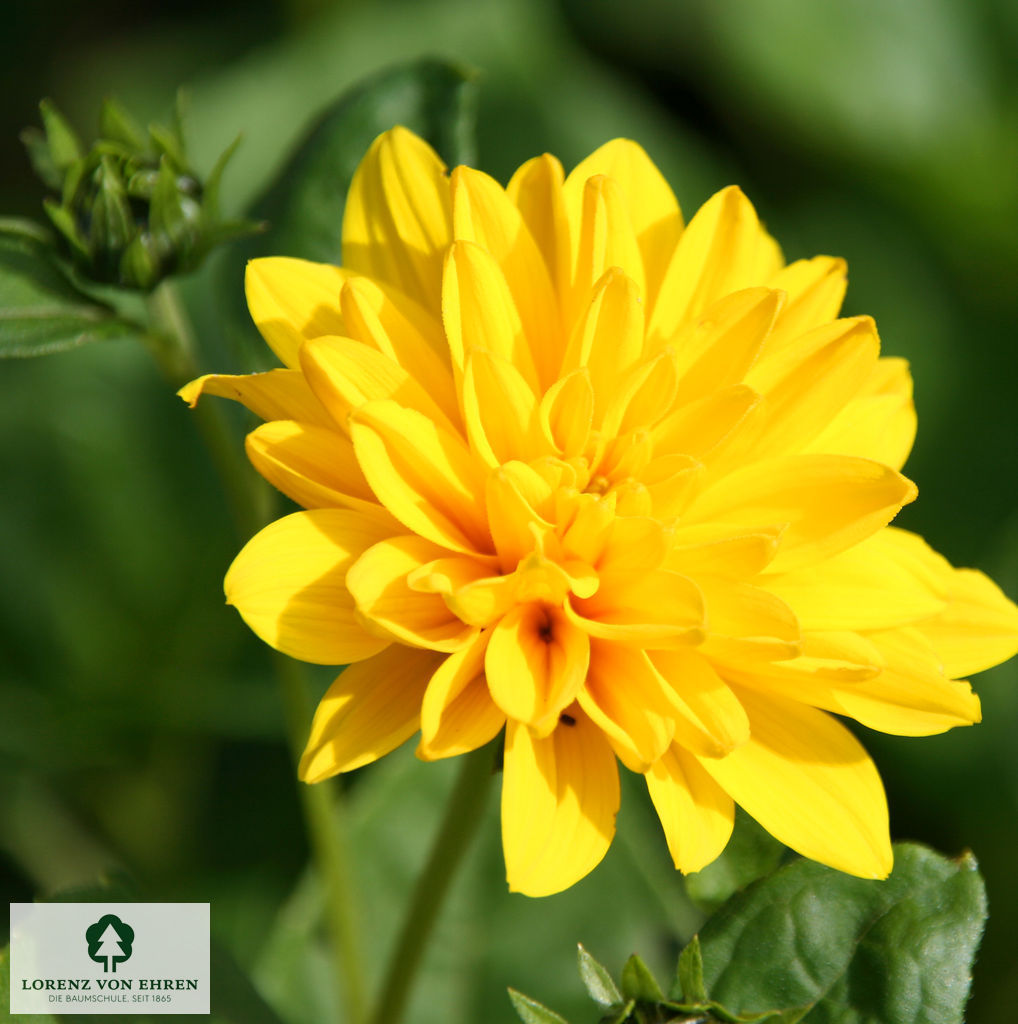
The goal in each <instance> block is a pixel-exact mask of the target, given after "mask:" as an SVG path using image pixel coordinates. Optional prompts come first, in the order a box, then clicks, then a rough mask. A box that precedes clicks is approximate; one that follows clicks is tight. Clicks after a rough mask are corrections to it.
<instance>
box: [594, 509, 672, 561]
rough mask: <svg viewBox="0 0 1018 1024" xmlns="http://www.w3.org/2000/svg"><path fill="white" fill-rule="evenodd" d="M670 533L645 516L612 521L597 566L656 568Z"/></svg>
mask: <svg viewBox="0 0 1018 1024" xmlns="http://www.w3.org/2000/svg"><path fill="white" fill-rule="evenodd" d="M670 542H671V530H670V529H667V528H666V527H664V526H663V525H662V524H661V523H660V522H659V521H658V520H656V519H649V518H647V517H645V516H633V517H631V518H620V519H616V520H615V521H614V524H613V525H612V528H611V533H610V534H609V536H608V540H607V542H606V544H605V545H604V549H603V550H602V552H601V555H600V557H599V558H598V559H597V567H598V569H599V570H600V571H601V572H607V571H609V570H611V569H621V570H626V569H630V570H632V569H657V568H658V567H659V566H660V565H661V562H662V561H663V560H664V557H665V555H666V554H667V553H668V547H669V544H670Z"/></svg>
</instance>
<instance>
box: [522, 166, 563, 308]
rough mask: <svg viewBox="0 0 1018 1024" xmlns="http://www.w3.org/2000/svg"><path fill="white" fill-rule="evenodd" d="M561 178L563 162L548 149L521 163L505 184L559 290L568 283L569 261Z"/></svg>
mask: <svg viewBox="0 0 1018 1024" xmlns="http://www.w3.org/2000/svg"><path fill="white" fill-rule="evenodd" d="M562 180H563V173H562V164H560V163H559V161H558V160H557V159H556V158H555V157H553V156H551V155H550V154H548V153H545V154H544V155H543V156H537V157H534V158H533V159H532V160H528V161H527V162H526V163H525V164H523V165H521V166H520V168H519V169H518V170H517V171H516V173H515V174H514V175H513V176H512V178H511V179H510V181H509V184H508V185H507V186H506V194H507V195H508V196H509V198H510V199H511V200H512V201H513V202H514V203H515V204H516V207H517V209H519V211H520V215H521V216H522V217H523V221H524V223H525V224H526V225H527V228H528V230H529V231H530V234H531V236H532V237H533V239H534V241H535V242H536V243H537V247H538V249H539V250H540V252H541V256H542V257H543V259H544V263H545V266H546V267H547V269H548V275H549V277H550V279H551V281H552V282H553V283H556V282H557V284H558V288H559V290H560V291H561V290H562V288H563V286H564V285H565V284H567V283H568V280H569V262H570V252H569V224H568V223H567V221H566V212H565V206H564V204H563V200H562Z"/></svg>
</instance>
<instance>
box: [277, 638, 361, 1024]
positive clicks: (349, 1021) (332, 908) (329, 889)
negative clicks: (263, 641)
mask: <svg viewBox="0 0 1018 1024" xmlns="http://www.w3.org/2000/svg"><path fill="white" fill-rule="evenodd" d="M273 660H274V662H275V668H276V676H277V678H278V679H279V682H280V684H281V686H282V692H283V699H284V701H285V704H286V716H287V720H288V725H289V731H290V738H291V742H292V746H293V749H294V751H295V752H296V753H297V754H298V755H299V754H300V751H301V750H302V749H303V746H304V741H305V740H306V738H307V735H308V727H309V726H310V724H311V712H312V707H311V699H310V695H309V694H308V688H307V682H306V678H305V675H304V672H303V671H302V670H301V667H300V665H298V664H297V662H295V661H293V660H292V659H291V658H288V657H287V656H286V655H285V654H274V656H273ZM300 801H301V808H302V810H303V812H304V821H305V824H306V826H307V831H308V840H309V842H310V844H311V853H312V856H313V858H314V861H315V864H316V866H317V869H318V875H319V878H320V879H321V882H322V888H323V889H324V892H325V917H326V925H327V927H328V930H329V934H330V937H331V939H332V943H333V946H334V948H335V950H336V952H337V956H338V960H339V962H338V974H337V978H336V980H337V981H341V985H340V986H339V997H340V1005H341V1006H343V1007H344V1008H345V1011H346V1012H345V1016H344V1018H343V1020H344V1024H361V1021H362V1020H363V1019H364V970H363V967H362V964H361V957H360V944H359V942H358V938H357V912H356V901H355V899H354V887H353V883H352V878H351V871H350V857H349V854H348V851H347V847H346V842H345V835H346V820H345V809H344V801H343V800H342V794H341V793H340V792H339V790H338V787H336V786H335V785H334V784H333V783H332V782H331V780H330V781H327V782H319V783H317V784H315V785H313V786H309V785H305V784H304V783H300Z"/></svg>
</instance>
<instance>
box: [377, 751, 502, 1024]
mask: <svg viewBox="0 0 1018 1024" xmlns="http://www.w3.org/2000/svg"><path fill="white" fill-rule="evenodd" d="M462 761H463V765H462V766H461V768H460V773H459V776H458V777H457V779H456V783H455V786H454V787H453V791H452V793H451V794H450V796H449V802H448V804H447V805H446V810H445V817H444V818H443V819H442V824H441V826H440V827H439V830H438V836H437V838H436V839H435V842H434V845H433V846H432V848H431V853H430V854H429V856H428V861H427V864H425V866H424V870H423V871H422V872H421V875H420V877H419V878H418V879H417V886H416V888H415V889H414V894H413V898H412V901H411V903H410V908H409V910H408V911H407V915H406V918H405V919H404V921H403V927H402V930H401V931H400V934H399V939H398V940H397V942H396V946H395V949H394V950H393V953H392V956H391V958H390V960H389V966H388V969H387V970H386V974H385V979H384V981H383V983H382V989H381V992H380V994H379V998H378V1004H377V1007H376V1009H375V1012H374V1014H373V1015H372V1016H371V1018H370V1020H371V1024H398V1021H400V1020H401V1019H402V1016H403V1012H404V1011H405V1009H406V1003H407V999H408V998H409V995H410V989H411V986H412V984H413V981H414V978H415V976H416V974H417V971H418V968H419V967H420V964H421V959H422V957H423V954H424V949H425V945H426V944H427V941H428V937H429V936H430V934H431V930H432V928H433V927H434V924H435V921H436V919H437V918H438V912H439V910H440V909H441V907H442V903H443V900H444V899H445V896H446V893H447V892H448V889H449V885H450V883H451V882H452V879H453V877H454V875H455V874H456V869H457V867H458V866H459V864H460V861H461V860H462V859H463V855H464V854H465V853H466V851H467V848H468V847H469V845H470V841H471V840H472V839H473V837H474V835H475V834H476V832H477V826H478V824H479V823H480V821H481V817H482V812H483V810H484V803H485V798H486V797H487V794H488V789H489V788H490V785H491V780H492V778H493V775H494V770H493V769H494V765H493V757H492V748H491V746H490V745H489V746H486V747H482V748H481V749H480V750H475V751H473V752H472V753H470V754H466V755H464V756H463V758H462Z"/></svg>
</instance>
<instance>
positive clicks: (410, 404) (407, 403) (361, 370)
mask: <svg viewBox="0 0 1018 1024" xmlns="http://www.w3.org/2000/svg"><path fill="white" fill-rule="evenodd" d="M300 364H301V367H302V369H303V370H304V376H305V377H306V378H307V381H308V383H309V384H310V385H311V389H312V390H313V391H314V393H315V394H316V395H317V396H318V398H319V400H320V401H321V403H322V405H324V406H325V408H326V409H328V410H329V414H330V415H331V416H332V418H333V419H334V420H335V421H336V423H337V424H338V425H339V426H340V427H342V428H343V429H344V430H346V429H348V420H349V416H350V413H351V412H353V411H354V410H355V409H359V408H360V407H361V406H362V405H364V403H365V402H372V401H376V400H385V399H391V400H392V401H393V402H396V403H398V404H399V405H401V406H404V407H405V408H407V409H415V410H416V411H417V412H419V413H421V414H422V415H424V416H426V417H428V419H430V420H432V421H433V422H435V423H438V424H441V425H442V426H443V427H444V428H445V429H446V430H448V431H450V432H451V431H455V429H456V428H455V427H454V426H453V425H452V423H451V422H450V421H449V420H448V419H447V418H446V416H445V413H443V412H442V410H441V409H440V408H439V407H438V405H437V404H436V403H435V402H434V400H433V399H432V398H431V396H430V395H429V394H428V393H427V392H426V391H425V390H424V388H422V387H421V385H420V384H419V383H418V382H417V381H416V380H414V378H413V377H411V376H410V374H408V373H407V371H406V370H404V369H403V367H401V366H400V365H399V364H398V363H395V362H393V361H392V360H391V359H390V358H389V357H388V356H385V355H382V353H381V352H378V351H377V350H376V349H374V348H372V347H371V346H370V345H365V344H363V343H362V342H359V341H353V340H352V339H350V338H332V337H323V338H314V339H312V340H311V341H308V342H305V343H304V345H303V347H302V348H301V350H300Z"/></svg>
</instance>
